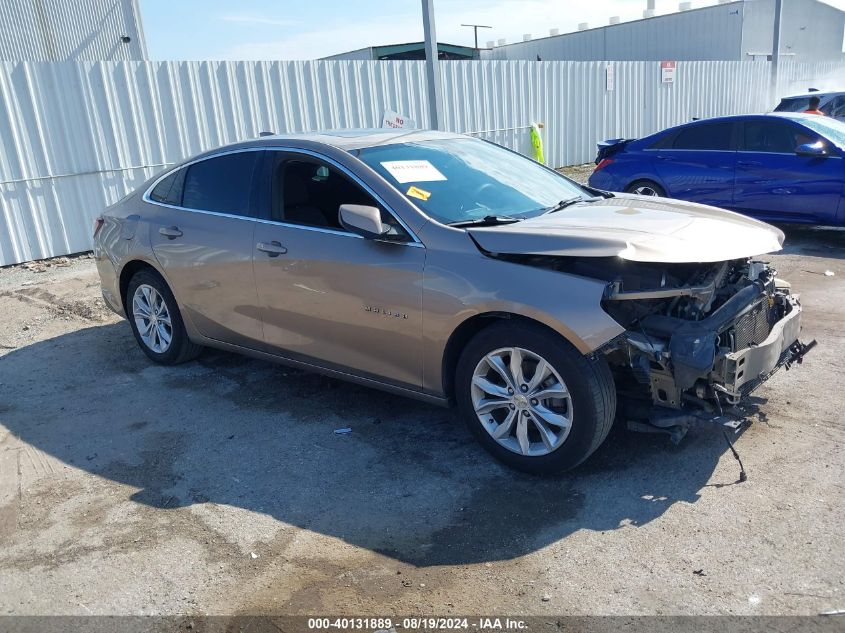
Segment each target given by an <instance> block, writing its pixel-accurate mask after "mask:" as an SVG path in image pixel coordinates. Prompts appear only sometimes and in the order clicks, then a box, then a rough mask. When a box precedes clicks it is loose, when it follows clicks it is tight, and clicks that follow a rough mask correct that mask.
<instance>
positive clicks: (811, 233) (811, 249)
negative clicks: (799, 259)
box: [777, 224, 845, 259]
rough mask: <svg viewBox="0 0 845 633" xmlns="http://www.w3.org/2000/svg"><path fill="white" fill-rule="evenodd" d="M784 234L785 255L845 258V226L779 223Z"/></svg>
mask: <svg viewBox="0 0 845 633" xmlns="http://www.w3.org/2000/svg"><path fill="white" fill-rule="evenodd" d="M777 226H778V228H779V229H780V230H781V231H783V232H784V233H785V234H786V239H785V240H784V244H783V250H782V251H781V253H783V254H786V255H804V256H809V257H825V258H831V259H843V258H845V228H842V227H831V226H813V225H810V224H779V225H777Z"/></svg>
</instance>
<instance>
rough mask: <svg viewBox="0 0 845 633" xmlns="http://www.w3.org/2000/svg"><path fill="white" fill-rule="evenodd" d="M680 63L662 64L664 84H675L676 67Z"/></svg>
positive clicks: (661, 73)
mask: <svg viewBox="0 0 845 633" xmlns="http://www.w3.org/2000/svg"><path fill="white" fill-rule="evenodd" d="M677 65H678V62H660V81H661V83H664V84H672V83H675V67H676V66H677Z"/></svg>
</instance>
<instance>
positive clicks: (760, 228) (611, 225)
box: [468, 194, 784, 263]
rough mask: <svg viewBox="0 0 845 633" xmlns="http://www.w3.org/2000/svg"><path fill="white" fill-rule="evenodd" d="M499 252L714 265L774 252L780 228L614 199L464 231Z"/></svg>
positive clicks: (694, 209)
mask: <svg viewBox="0 0 845 633" xmlns="http://www.w3.org/2000/svg"><path fill="white" fill-rule="evenodd" d="M468 231H469V233H470V235H471V236H472V238H473V239H474V240H475V242H476V244H478V246H480V247H481V248H482V249H483V250H485V251H488V252H492V253H500V254H524V255H557V256H568V257H614V256H615V257H621V258H623V259H628V260H631V261H637V262H665V263H682V262H718V261H725V260H729V259H740V258H744V257H751V256H754V255H760V254H763V253H771V252H772V251H778V250H780V249H781V246H782V245H783V239H784V235H783V232H782V231H781V230H780V229H777V228H775V227H773V226H770V225H768V224H765V223H763V222H759V221H757V220H753V219H751V218H748V217H745V216H743V215H739V214H738V213H732V212H730V211H725V210H724V209H718V208H716V207H708V206H705V205H701V204H695V203H692V202H683V201H681V200H670V199H667V198H653V197H648V196H633V195H621V194H619V195H617V196H615V197H613V198H608V199H606V200H602V201H600V202H585V203H578V204H575V205H572V206H569V207H567V208H565V209H563V210H561V211H557V212H555V213H549V214H547V215H542V216H538V217H535V218H529V219H527V220H523V221H521V222H517V223H514V224H504V225H500V226H494V227H477V228H470V229H468Z"/></svg>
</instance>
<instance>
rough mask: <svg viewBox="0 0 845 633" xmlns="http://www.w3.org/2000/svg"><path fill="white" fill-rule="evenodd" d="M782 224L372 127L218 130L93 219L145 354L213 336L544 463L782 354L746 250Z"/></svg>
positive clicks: (455, 140)
mask: <svg viewBox="0 0 845 633" xmlns="http://www.w3.org/2000/svg"><path fill="white" fill-rule="evenodd" d="M782 241H783V234H782V233H781V232H780V231H779V230H778V229H776V228H773V227H771V226H768V225H766V224H763V223H761V222H758V221H755V220H752V219H749V218H746V217H743V216H740V215H737V214H734V213H730V212H727V211H723V210H720V209H716V208H712V207H705V206H701V205H695V204H690V203H684V202H679V201H674V200H667V199H662V198H653V197H639V196H632V195H622V194H619V195H614V194H609V193H606V192H601V191H597V190H592V189H588V188H585V187H582V186H579V185H577V184H576V183H574V182H572V181H571V180H569V179H567V178H565V177H563V176H561V175H560V174H558V173H556V172H555V171H553V170H550V169H547V168H546V167H544V166H542V165H540V164H537V163H535V162H534V161H531V160H529V159H527V158H524V157H523V156H520V155H518V154H516V153H514V152H511V151H509V150H506V149H504V148H501V147H499V146H496V145H493V144H490V143H487V142H484V141H481V140H477V139H473V138H468V137H465V136H460V135H455V134H447V133H440V132H407V131H387V130H385V131H382V130H369V131H368V130H359V131H355V130H353V131H344V132H337V133H325V134H311V135H301V136H285V137H283V136H272V137H263V138H260V139H256V140H254V141H249V142H245V143H240V144H237V145H232V146H229V147H223V148H219V149H216V150H213V151H210V152H207V153H205V154H202V155H200V156H197V157H195V158H192V159H190V160H188V161H186V162H184V163H182V164H180V165H177V166H175V167H173V168H171V169H169V170H167V171H166V172H164V173H162V174H160V175H159V176H157V177H155V178H153V179H152V180H151V181H149V182H148V183H146V184H145V185H143V186H142V187H141V188H140V189H139V190H138V191H136V192H135V193H134V194H132V195H130V196H128V197H126V198H125V199H123V200H121V201H120V202H118V203H117V204H115V205H114V206H112V207H110V208H109V209H107V210H106V211H105V212H104V213H103V215H102V216H101V217H100V218H98V219H97V223H96V226H95V256H96V259H97V265H98V269H99V272H100V276H101V279H102V287H103V296H104V297H105V300H106V302H107V303H108V305H109V306H110V307H111V308H112V309H114V310H115V311H116V312H118V313H120V314H124V315H125V316H126V317H127V319H128V321H129V324H130V325H131V327H132V330H133V332H134V334H135V337H136V339H137V341H138V344H139V345H140V347H141V349H142V350H143V351H144V353H145V354H146V355H147V356H149V358H151V359H152V360H154V361H156V362H159V363H163V364H173V363H179V362H183V361H187V360H189V359H192V358H194V357H195V356H196V355H197V354H199V353H200V351H201V350H202V347H203V346H211V347H217V348H221V349H226V350H231V351H234V352H239V353H244V354H250V355H253V356H257V357H260V358H265V359H269V360H274V361H279V362H283V363H288V364H291V365H295V366H298V367H301V368H305V369H309V370H313V371H319V372H324V373H326V374H330V375H333V376H337V377H340V378H344V379H348V380H353V381H356V382H359V383H362V384H365V385H369V386H372V387H377V388H381V389H386V390H389V391H393V392H396V393H400V394H405V395H408V396H411V397H416V398H421V399H424V400H427V401H430V402H435V403H438V404H442V405H449V404H452V403H456V404H457V406H458V407H459V409H460V411H461V414H462V416H463V417H464V418H465V420H466V421H467V423H468V424H469V427H470V429H471V430H472V431H473V433H474V434H475V436H476V437H477V438H478V439H479V441H480V442H481V444H482V445H483V446H484V447H485V448H487V450H489V451H490V452H491V453H493V455H495V456H496V457H498V458H499V459H501V460H503V461H504V462H506V463H508V464H509V465H511V466H513V467H516V468H520V469H522V470H526V471H530V472H540V473H543V472H551V471H558V470H562V469H566V468H571V467H574V466H576V465H578V464H580V463H581V462H583V461H584V460H585V459H586V458H587V457H588V456H589V455H590V454H591V453H592V452H593V451H595V449H596V448H597V447H598V446H599V445H600V444H601V442H602V441H603V440H604V438H605V437H606V436H607V433H608V431H609V430H610V427H611V424H612V423H613V421H614V419H615V418H616V417H619V418H622V419H624V420H625V421H626V422H627V423H629V424H631V425H633V426H635V427H648V428H653V429H662V430H666V431H667V432H670V433H672V434H673V435H674V436H675V437H677V436H678V435H679V434H683V431H685V430H686V428H687V426H688V425H689V424H690V423H691V421H694V420H696V419H712V418H713V417H714V413H713V412H714V411H726V410H729V409H730V408H731V407H732V406H733V405H736V404H737V403H739V402H740V401H741V400H742V399H743V398H744V397H745V396H747V395H748V393H750V392H751V390H753V389H754V388H755V387H756V386H757V385H759V384H760V383H761V382H762V381H763V380H765V379H766V378H767V377H768V376H769V375H771V373H772V372H773V371H775V370H776V369H777V368H778V367H780V366H781V365H783V364H784V363H787V362H790V361H794V360H798V359H800V357H801V356H802V355H803V353H804V352H805V351H806V349H805V347H804V346H803V345H802V344H801V343H800V342H798V334H799V329H800V313H801V308H800V305H799V304H798V301H797V300H796V299H795V298H794V297H793V296H792V295H791V294H790V292H789V288H788V284H785V283H784V282H781V281H779V280H777V279H776V278H775V275H774V271H772V270H771V269H770V268H769V267H768V266H767V265H766V264H763V263H760V262H757V261H753V260H751V259H750V258H751V257H752V256H754V255H758V254H760V253H767V252H771V251H776V250H778V249H780V247H781V244H782ZM270 388H272V387H271V386H270V385H268V389H270Z"/></svg>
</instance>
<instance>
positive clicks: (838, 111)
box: [822, 95, 845, 118]
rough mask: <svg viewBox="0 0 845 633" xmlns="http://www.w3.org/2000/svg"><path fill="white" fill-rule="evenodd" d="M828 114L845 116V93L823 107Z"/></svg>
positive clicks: (839, 116)
mask: <svg viewBox="0 0 845 633" xmlns="http://www.w3.org/2000/svg"><path fill="white" fill-rule="evenodd" d="M822 109H823V110H824V111H825V113H826V114H828V115H829V116H835V117H838V118H843V117H845V95H842V96H840V97H836V99H834V100H833V101H831V102H830V103H829V104H827V105H826V106H825V107H824V108H822Z"/></svg>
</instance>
